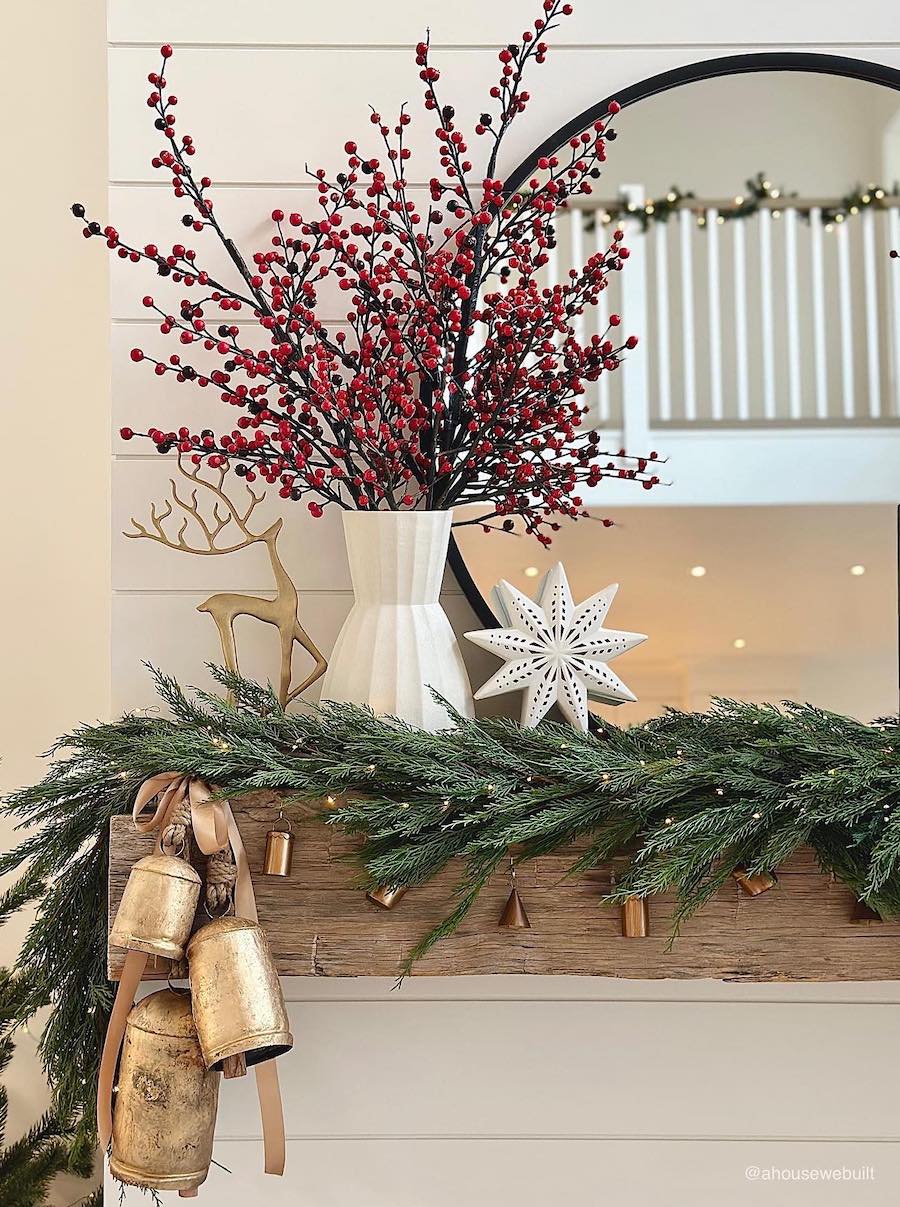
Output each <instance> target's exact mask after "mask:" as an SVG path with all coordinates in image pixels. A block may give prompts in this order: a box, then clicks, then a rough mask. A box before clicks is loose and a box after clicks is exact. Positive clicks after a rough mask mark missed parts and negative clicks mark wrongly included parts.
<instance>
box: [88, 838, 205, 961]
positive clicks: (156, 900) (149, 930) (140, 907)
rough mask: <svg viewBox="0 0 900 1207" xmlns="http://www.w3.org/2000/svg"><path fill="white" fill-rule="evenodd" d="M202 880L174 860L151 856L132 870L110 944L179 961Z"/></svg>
mask: <svg viewBox="0 0 900 1207" xmlns="http://www.w3.org/2000/svg"><path fill="white" fill-rule="evenodd" d="M199 899H200V877H199V876H198V875H197V873H196V872H195V871H194V869H193V868H192V867H191V865H190V864H189V863H187V862H186V861H185V860H184V859H179V858H178V856H176V855H147V856H145V857H144V858H143V859H139V860H138V862H137V863H136V864H135V865H134V867H133V868H132V869H131V873H130V875H129V877H128V883H127V884H126V885H125V892H124V893H123V894H122V901H121V904H120V905H119V910H118V913H117V914H116V920H115V922H114V923H113V927H112V930H111V932H110V936H109V941H110V943H111V944H112V945H113V947H127V948H129V949H130V950H132V951H143V952H146V953H147V954H148V955H151V956H164V957H165V958H166V959H168V960H180V959H181V958H182V957H183V956H184V946H185V944H186V943H187V941H188V938H189V937H190V933H191V927H192V926H193V924H194V914H195V913H196V910H197V902H198V901H199Z"/></svg>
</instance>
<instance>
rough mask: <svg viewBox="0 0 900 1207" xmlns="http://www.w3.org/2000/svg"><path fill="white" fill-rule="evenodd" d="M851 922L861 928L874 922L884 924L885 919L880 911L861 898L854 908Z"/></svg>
mask: <svg viewBox="0 0 900 1207" xmlns="http://www.w3.org/2000/svg"><path fill="white" fill-rule="evenodd" d="M850 921H851V922H855V923H857V925H860V926H869V925H871V924H872V923H873V922H883V921H884V918H882V916H881V914H879V912H878V910H876V909H872V907H871V905H869V904H867V902H865V901H864V900H863V899H862V898H860V899H859V900H858V901H857V902H855V904H854V906H853V912H852V914H851V915H850Z"/></svg>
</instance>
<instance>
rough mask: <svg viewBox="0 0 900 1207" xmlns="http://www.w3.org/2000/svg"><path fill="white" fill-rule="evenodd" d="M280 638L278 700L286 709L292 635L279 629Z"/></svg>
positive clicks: (292, 644)
mask: <svg viewBox="0 0 900 1207" xmlns="http://www.w3.org/2000/svg"><path fill="white" fill-rule="evenodd" d="M278 635H279V637H280V638H281V677H280V680H279V684H278V699H279V701H280V702H281V707H282V708H286V707H287V704H288V701H289V700H290V698H291V695H290V692H291V661H292V657H293V653H294V634H293V633H292V631H291V630H290V629H288V628H279V630H278Z"/></svg>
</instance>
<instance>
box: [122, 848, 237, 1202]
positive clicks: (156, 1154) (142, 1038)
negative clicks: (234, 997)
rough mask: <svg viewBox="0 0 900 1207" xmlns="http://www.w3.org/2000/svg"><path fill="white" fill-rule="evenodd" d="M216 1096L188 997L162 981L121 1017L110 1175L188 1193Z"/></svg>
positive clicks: (206, 1160) (198, 1170)
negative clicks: (122, 1028) (160, 986)
mask: <svg viewBox="0 0 900 1207" xmlns="http://www.w3.org/2000/svg"><path fill="white" fill-rule="evenodd" d="M144 862H146V861H144ZM218 1098H219V1074H218V1073H217V1072H214V1071H212V1070H209V1069H207V1067H206V1064H205V1062H204V1060H203V1053H202V1052H201V1050H200V1044H199V1041H198V1039H197V1030H196V1027H195V1026H194V1020H193V1016H192V1014H191V999H190V997H189V996H188V995H187V994H186V993H175V992H174V991H173V990H171V989H163V990H162V991H161V992H160V993H154V994H151V996H150V997H146V998H144V1000H143V1001H141V1002H139V1003H138V1005H136V1006H135V1007H134V1008H133V1009H132V1011H131V1013H130V1014H129V1015H128V1021H127V1022H126V1024H125V1042H124V1045H123V1048H122V1060H121V1064H120V1066H119V1092H118V1096H117V1098H116V1107H115V1113H114V1116H113V1135H112V1156H111V1158H110V1163H109V1168H110V1172H111V1173H112V1175H113V1177H115V1178H118V1179H119V1181H120V1182H127V1183H129V1184H130V1185H133V1186H144V1187H147V1188H150V1189H153V1190H178V1191H181V1192H182V1194H183V1196H184V1197H190V1196H191V1195H192V1193H193V1192H194V1191H196V1189H197V1187H198V1186H200V1185H201V1184H202V1183H203V1182H204V1181H205V1180H206V1175H207V1174H208V1173H209V1166H210V1162H211V1160H212V1149H213V1133H214V1131H215V1126H216V1107H217V1105H218Z"/></svg>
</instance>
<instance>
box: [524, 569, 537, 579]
mask: <svg viewBox="0 0 900 1207" xmlns="http://www.w3.org/2000/svg"><path fill="white" fill-rule="evenodd" d="M522 573H523V574H524V575H525V577H526V578H537V576H538V575H539V574H540V570H538V568H537V566H526V567H525V569H524V570H523V571H522Z"/></svg>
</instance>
